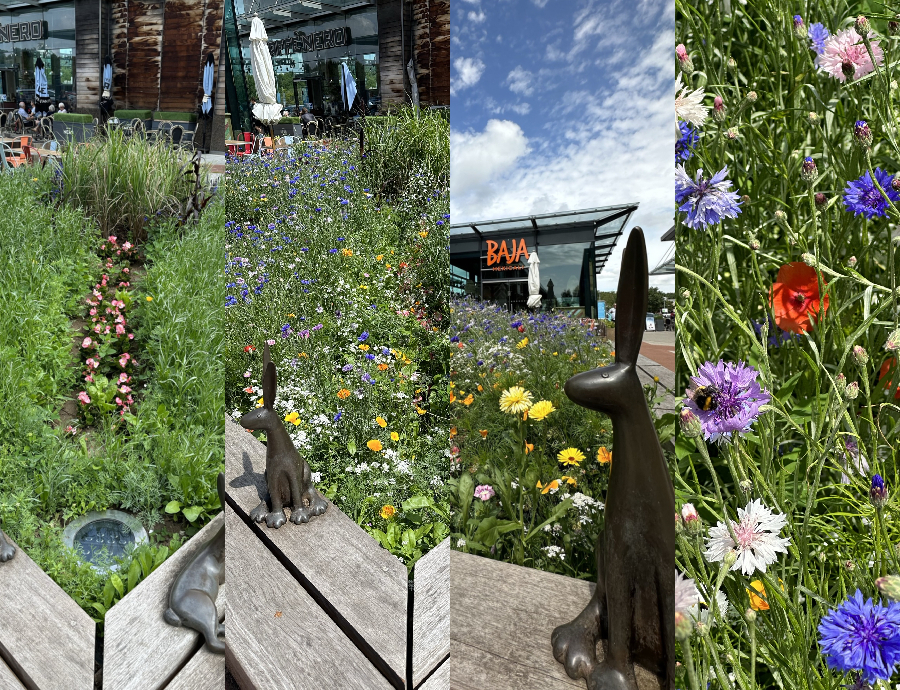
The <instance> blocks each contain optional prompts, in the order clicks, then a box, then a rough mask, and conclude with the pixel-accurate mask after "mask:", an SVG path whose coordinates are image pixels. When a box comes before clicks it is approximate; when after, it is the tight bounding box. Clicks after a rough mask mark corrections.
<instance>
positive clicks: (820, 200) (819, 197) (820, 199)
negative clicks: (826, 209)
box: [816, 192, 828, 207]
mask: <svg viewBox="0 0 900 690" xmlns="http://www.w3.org/2000/svg"><path fill="white" fill-rule="evenodd" d="M827 203H828V197H827V196H825V195H824V194H822V192H816V206H819V207H822V206H824V205H825V204H827Z"/></svg>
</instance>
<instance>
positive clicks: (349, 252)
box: [341, 249, 353, 256]
mask: <svg viewBox="0 0 900 690" xmlns="http://www.w3.org/2000/svg"><path fill="white" fill-rule="evenodd" d="M341 254H343V255H344V256H353V250H352V249H342V250H341Z"/></svg>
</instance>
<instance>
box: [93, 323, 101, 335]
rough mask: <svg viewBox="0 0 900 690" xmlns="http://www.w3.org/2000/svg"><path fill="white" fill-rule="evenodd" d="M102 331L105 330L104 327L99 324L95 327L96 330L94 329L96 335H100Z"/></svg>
mask: <svg viewBox="0 0 900 690" xmlns="http://www.w3.org/2000/svg"><path fill="white" fill-rule="evenodd" d="M102 330H103V326H102V325H101V324H99V323H98V324H97V325H96V326H94V328H93V331H94V333H99V332H100V331H102Z"/></svg>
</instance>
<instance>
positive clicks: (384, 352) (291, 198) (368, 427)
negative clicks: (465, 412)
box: [222, 109, 449, 567]
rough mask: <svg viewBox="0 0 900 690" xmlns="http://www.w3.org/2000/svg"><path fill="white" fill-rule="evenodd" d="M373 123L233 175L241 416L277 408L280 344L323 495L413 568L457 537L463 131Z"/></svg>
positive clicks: (422, 121) (405, 122)
mask: <svg viewBox="0 0 900 690" xmlns="http://www.w3.org/2000/svg"><path fill="white" fill-rule="evenodd" d="M369 127H370V128H375V129H373V131H369V130H368V129H367V131H366V137H365V141H366V142H367V144H366V145H367V146H371V147H372V148H371V149H369V150H368V151H363V152H361V151H360V146H359V141H358V140H356V139H354V138H348V139H334V140H327V141H324V142H323V141H312V140H309V141H304V142H301V143H299V144H296V145H295V146H294V147H293V148H292V149H290V150H289V151H288V152H287V153H284V154H279V155H278V156H276V157H264V158H254V159H248V160H234V161H230V162H229V163H228V167H227V172H226V176H225V187H226V190H227V191H226V193H225V203H226V213H227V222H226V223H225V233H226V239H225V246H226V250H227V253H228V257H227V262H226V264H225V294H224V296H223V298H222V299H223V300H224V302H225V307H226V337H227V347H226V354H225V357H224V360H223V361H224V363H225V369H226V371H225V382H226V383H225V385H226V401H227V402H226V404H227V408H228V410H229V412H230V413H231V414H232V415H233V417H234V418H235V419H238V418H240V417H241V416H242V415H243V414H244V413H246V412H247V411H249V410H251V409H253V408H254V407H255V406H257V405H260V404H262V403H261V396H262V387H261V377H262V348H263V346H264V344H265V343H266V342H268V344H269V346H270V349H271V353H272V361H273V362H274V363H275V365H276V367H277V370H278V397H277V399H276V401H275V405H276V410H277V411H278V412H279V414H280V415H281V416H282V418H283V419H284V421H285V424H286V427H287V429H288V431H289V433H290V435H291V437H292V439H293V441H294V444H295V446H296V447H297V449H298V450H299V451H300V453H301V454H302V455H303V456H304V458H305V459H306V460H307V462H308V463H309V465H310V467H311V469H312V471H313V479H314V481H315V482H316V484H317V487H318V488H319V490H320V491H322V493H324V494H325V495H326V496H327V497H328V498H329V499H331V500H332V501H334V503H335V505H337V507H338V508H340V509H341V510H342V511H344V512H345V513H347V514H348V515H350V516H351V517H352V518H354V519H355V520H356V521H357V522H358V523H359V524H360V525H361V526H362V527H363V528H364V529H366V530H367V531H368V532H369V533H370V534H372V536H373V537H374V538H376V539H377V540H378V541H379V542H380V543H381V544H382V545H383V546H384V547H385V548H387V549H388V550H390V551H391V553H393V554H395V555H396V556H397V557H398V558H400V559H401V560H402V561H403V562H404V563H406V564H407V565H408V566H409V567H412V564H413V563H414V562H415V560H416V559H417V558H419V557H420V556H421V555H423V554H424V553H425V552H427V551H428V550H429V549H430V548H431V547H433V546H435V545H436V544H438V543H440V542H441V541H442V540H444V539H445V538H446V537H447V535H448V534H449V528H448V522H449V512H448V507H447V504H446V500H445V499H444V498H443V495H442V487H443V479H442V477H444V476H445V475H446V473H447V468H448V465H449V458H448V452H447V448H448V433H449V424H448V421H449V420H448V418H447V416H446V409H445V407H446V394H445V393H444V392H443V390H444V389H445V388H446V386H445V384H444V383H443V381H444V378H445V377H446V361H447V358H448V354H449V345H448V343H447V337H446V335H445V330H446V327H447V322H448V316H449V313H448V310H447V296H448V285H449V265H448V261H449V259H448V253H447V244H448V233H447V227H448V224H449V199H448V183H449V178H448V176H449V145H448V139H447V136H448V129H449V127H448V123H447V121H446V119H445V118H444V117H442V116H441V115H440V114H437V113H434V112H421V113H418V114H417V113H416V112H415V111H413V110H411V109H410V110H408V111H403V112H401V113H400V114H398V115H395V116H392V117H391V118H390V123H389V124H387V125H386V124H383V123H379V124H378V125H374V124H372V125H369ZM395 140H396V141H395ZM392 141H393V142H394V143H393V144H392V143H391V142H392Z"/></svg>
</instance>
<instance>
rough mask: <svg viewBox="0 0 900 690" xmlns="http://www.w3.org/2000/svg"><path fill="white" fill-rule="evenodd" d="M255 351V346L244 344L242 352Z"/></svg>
mask: <svg viewBox="0 0 900 690" xmlns="http://www.w3.org/2000/svg"><path fill="white" fill-rule="evenodd" d="M255 351H256V348H255V347H253V346H252V345H246V346H244V352H255Z"/></svg>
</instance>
